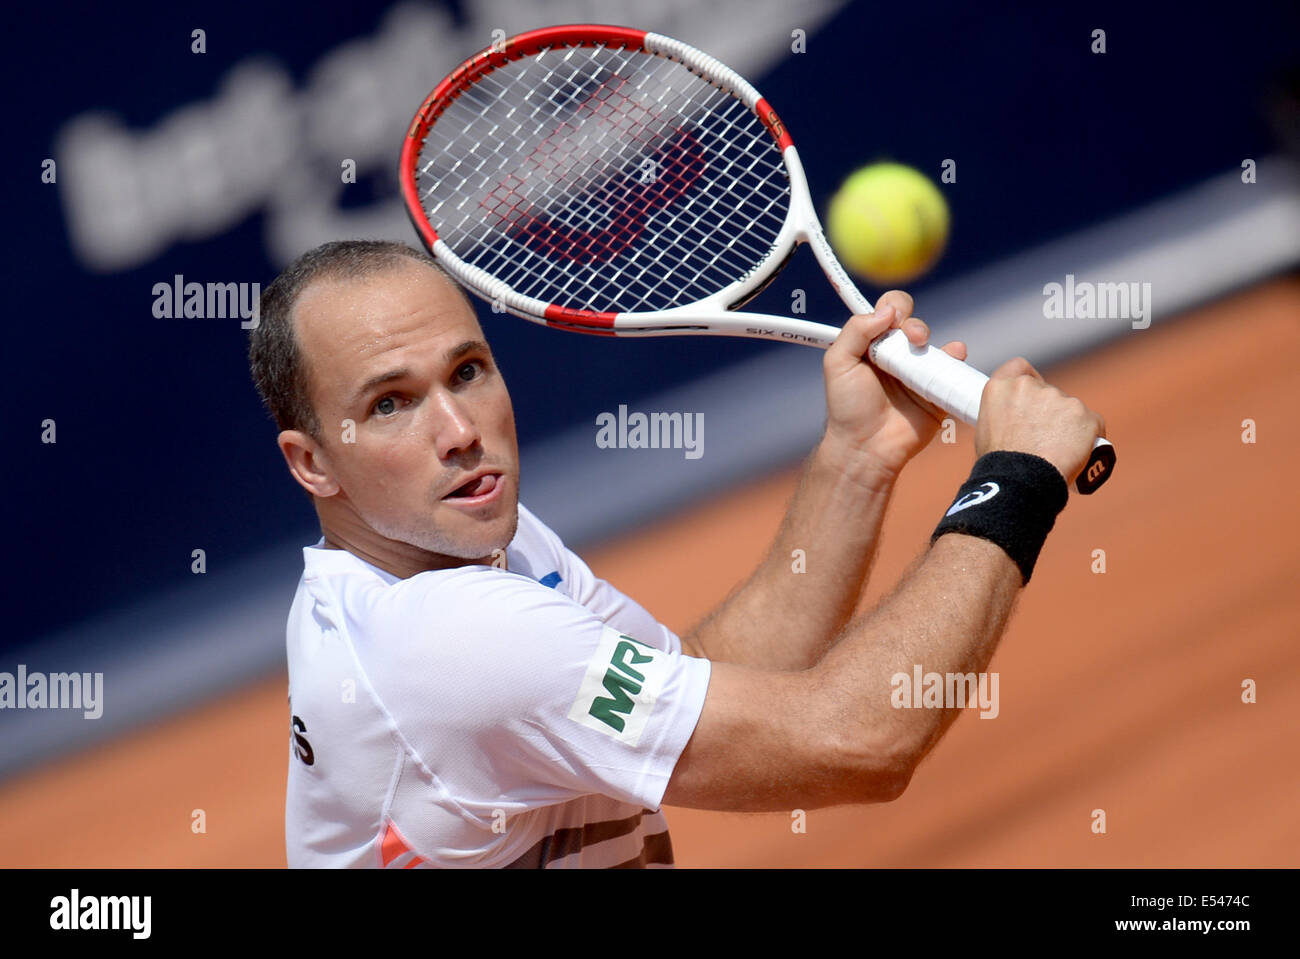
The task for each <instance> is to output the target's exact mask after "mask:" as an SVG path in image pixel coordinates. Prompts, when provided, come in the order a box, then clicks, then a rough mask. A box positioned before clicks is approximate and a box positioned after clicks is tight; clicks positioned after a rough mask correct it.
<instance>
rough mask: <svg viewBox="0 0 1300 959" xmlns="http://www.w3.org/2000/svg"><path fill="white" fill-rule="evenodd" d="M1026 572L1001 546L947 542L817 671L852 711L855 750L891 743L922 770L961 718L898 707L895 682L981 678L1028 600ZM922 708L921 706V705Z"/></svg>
mask: <svg viewBox="0 0 1300 959" xmlns="http://www.w3.org/2000/svg"><path fill="white" fill-rule="evenodd" d="M1021 583H1022V578H1021V574H1020V570H1019V568H1018V567H1017V566H1016V564H1015V563H1014V562H1013V561H1012V560H1011V559H1010V557H1008V556H1007V554H1006V553H1005V552H1003V550H1002V549H1001V548H1000V547H998V546H997V545H995V544H993V543H991V542H989V541H987V540H985V539H979V538H976V537H972V536H966V535H962V534H960V533H950V534H947V535H945V536H941V537H940V538H939V539H938V540H937V541H936V542H935V543H934V545H933V546H932V547H931V548H930V550H929V551H928V552H927V553H926V554H925V556H924V557H922V559H921V560H920V562H919V563H918V564H917V565H916V566H915V567H913V569H912V571H911V572H909V573H908V574H907V575H906V576H905V577H904V578H903V580H902V581H901V582H900V583H899V585H898V587H897V588H896V589H895V590H894V591H893V593H892V594H891V595H889V596H888V597H887V598H886V599H885V600H883V601H882V602H881V603H880V605H879V606H877V607H876V608H875V609H873V610H872V611H870V612H869V613H867V614H865V615H864V616H861V617H859V618H857V619H856V620H854V621H853V622H852V623H850V624H849V626H848V628H847V629H846V630H845V631H844V633H843V635H842V637H841V638H840V640H839V641H838V642H837V644H836V646H835V647H834V649H832V650H831V651H830V652H829V653H828V654H827V655H826V657H825V658H824V659H823V660H822V662H821V663H820V664H819V665H818V667H817V670H818V672H819V674H820V680H821V684H822V686H823V687H824V689H825V695H826V696H827V697H829V699H830V701H832V702H837V703H840V704H842V707H841V712H840V715H842V716H843V719H844V722H845V726H846V728H845V732H846V735H847V736H848V738H849V740H850V741H856V742H861V743H876V744H878V743H889V744H891V747H890V748H891V751H893V752H895V753H896V754H897V755H898V756H900V757H903V758H905V759H906V760H908V761H909V762H910V763H911V764H913V765H914V764H915V763H916V762H919V760H920V759H921V757H923V756H924V755H925V754H926V753H927V752H929V750H930V749H931V748H932V747H933V746H934V744H935V743H936V742H938V740H939V738H940V737H941V736H942V735H943V733H944V731H945V730H947V728H948V727H949V726H950V725H951V724H952V722H953V721H954V720H955V719H956V718H957V714H958V712H959V710H958V709H955V708H937V709H928V708H911V709H907V708H896V707H895V706H894V702H893V696H892V693H893V690H894V686H895V684H894V682H893V678H894V677H895V676H897V675H898V674H903V675H905V676H906V677H907V682H908V683H909V684H910V683H911V681H912V676H913V670H914V669H915V667H917V666H919V667H920V668H921V670H922V672H924V673H939V674H941V675H943V674H949V673H953V674H956V673H961V674H966V673H981V672H983V671H984V670H985V668H986V667H987V666H988V663H989V660H990V659H991V658H992V656H993V651H994V649H995V648H996V647H997V643H998V641H999V639H1000V638H1001V636H1002V633H1003V630H1004V629H1005V627H1006V624H1007V621H1008V619H1009V618H1010V615H1011V610H1012V607H1013V606H1014V604H1015V600H1016V597H1017V596H1018V595H1019V592H1020V588H1021ZM917 705H920V704H917Z"/></svg>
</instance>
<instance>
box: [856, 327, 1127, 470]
mask: <svg viewBox="0 0 1300 959" xmlns="http://www.w3.org/2000/svg"><path fill="white" fill-rule="evenodd" d="M870 356H871V362H872V363H873V364H875V366H876V367H877V368H879V369H881V370H883V371H884V372H886V373H888V374H889V375H890V376H892V377H894V378H895V379H897V380H898V381H899V382H900V383H902V384H903V385H904V386H906V387H907V388H908V389H909V390H911V391H912V392H913V393H915V394H916V395H917V396H919V397H921V398H922V399H924V400H928V401H929V402H931V403H933V404H934V405H935V406H937V407H939V408H940V409H942V410H944V411H946V412H948V413H951V414H952V415H953V416H955V417H957V418H958V419H959V420H961V421H962V422H964V423H968V424H970V425H971V426H974V425H975V423H976V421H977V420H978V419H979V414H980V398H981V397H982V396H983V395H984V384H985V383H987V382H988V381H989V378H988V377H987V376H985V375H984V374H983V373H981V372H980V371H979V370H977V369H975V367H973V366H968V365H967V364H965V363H963V362H962V361H961V360H958V359H954V358H953V357H951V356H949V355H948V354H947V353H945V352H944V351H943V350H940V349H938V348H936V347H933V346H930V345H928V344H927V345H926V346H924V347H916V346H913V345H912V344H911V342H910V341H909V340H908V339H907V336H906V335H905V334H904V333H903V331H902V330H890V331H889V332H888V333H885V334H883V335H881V336H878V337H877V338H876V339H875V340H873V341H872V343H871V350H870ZM1114 468H1115V447H1114V446H1113V445H1112V444H1111V443H1110V441H1109V440H1106V439H1104V438H1102V437H1098V438H1097V439H1096V441H1095V442H1094V443H1093V444H1092V455H1091V456H1090V457H1089V458H1088V463H1087V465H1086V466H1084V468H1083V471H1082V472H1080V473H1079V475H1078V476H1077V477H1076V478H1075V481H1074V486H1075V489H1077V490H1078V491H1079V492H1080V493H1083V494H1085V495H1087V494H1089V493H1093V492H1095V491H1096V490H1098V489H1100V488H1101V485H1102V484H1103V483H1105V482H1106V480H1108V479H1110V474H1111V472H1112V471H1113V470H1114Z"/></svg>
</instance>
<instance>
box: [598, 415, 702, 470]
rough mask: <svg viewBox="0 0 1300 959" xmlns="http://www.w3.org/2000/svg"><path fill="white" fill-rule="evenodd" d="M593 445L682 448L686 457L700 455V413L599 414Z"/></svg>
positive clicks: (629, 447) (605, 446)
mask: <svg viewBox="0 0 1300 959" xmlns="http://www.w3.org/2000/svg"><path fill="white" fill-rule="evenodd" d="M596 425H597V426H598V427H600V429H598V430H597V431H596V445H597V446H599V447H600V448H601V449H603V450H609V449H620V450H660V449H663V450H685V451H686V458H687V459H688V460H697V459H699V458H700V457H701V456H703V455H704V414H703V413H639V412H633V413H628V411H627V406H626V405H621V406H619V408H618V415H617V416H616V415H614V414H613V413H601V414H600V415H598V416H597V417H596Z"/></svg>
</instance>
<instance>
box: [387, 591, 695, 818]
mask: <svg viewBox="0 0 1300 959" xmlns="http://www.w3.org/2000/svg"><path fill="white" fill-rule="evenodd" d="M588 572H589V571H588ZM426 579H427V580H428V583H427V584H425V583H422V582H421V581H422V580H426ZM404 585H405V586H406V587H407V588H408V589H409V590H411V591H412V593H413V596H412V599H413V602H410V603H408V604H406V606H407V609H408V611H409V615H403V617H402V619H403V620H404V623H405V625H404V626H403V628H402V629H401V630H399V633H400V638H399V640H398V643H397V647H398V650H397V651H398V652H399V655H396V656H394V657H392V658H391V659H390V660H389V662H390V664H391V670H390V671H389V672H388V674H387V679H386V682H385V684H384V686H385V688H381V689H378V690H377V691H378V693H379V695H380V697H381V698H382V699H384V700H385V706H386V708H387V709H388V711H389V712H390V714H391V715H392V717H393V720H394V722H395V723H396V724H397V726H398V729H399V730H400V733H401V735H402V737H403V738H404V739H405V740H406V741H407V742H408V743H409V744H410V746H411V748H412V749H413V750H415V751H416V753H417V754H418V755H419V758H420V761H421V762H422V763H424V764H425V765H427V767H428V768H429V769H430V770H431V771H434V772H435V773H437V772H438V771H439V770H454V771H455V775H454V779H455V780H456V782H457V792H458V794H459V796H460V799H461V801H462V802H463V803H465V804H466V805H468V806H472V807H479V808H480V809H481V808H487V807H500V808H506V809H507V810H514V811H521V810H525V809H531V808H536V807H539V806H545V805H551V804H554V803H557V802H563V801H566V800H569V799H573V798H575V797H578V796H582V795H590V794H592V793H599V794H602V795H606V796H610V797H612V798H614V799H617V800H619V801H622V802H628V803H640V804H641V805H642V806H643V807H645V808H647V809H657V808H659V805H660V803H661V800H662V797H663V793H664V790H665V789H666V788H667V785H668V780H669V778H670V777H671V775H672V772H673V769H674V767H675V766H676V764H677V759H678V757H679V756H680V755H681V752H682V750H683V749H684V748H685V746H686V743H687V741H688V740H689V739H690V737H691V734H692V733H693V732H694V729H695V724H696V722H697V721H698V719H699V716H700V711H701V710H702V708H703V705H704V699H705V695H706V693H707V691H708V682H709V674H710V664H709V662H708V660H705V659H696V658H693V657H688V656H683V655H682V654H681V652H680V645H678V646H677V647H676V648H674V649H665V648H662V647H660V648H656V646H654V645H652V644H649V643H647V642H646V641H645V639H644V638H643V637H642V636H637V635H636V633H635V631H631V630H626V629H624V628H622V627H623V626H626V625H630V624H632V623H633V622H645V621H642V620H640V619H637V618H635V617H631V618H630V617H627V616H624V617H621V618H620V620H619V623H620V625H614V624H613V623H606V622H604V621H602V619H601V618H600V617H599V616H598V615H596V613H595V612H593V611H592V610H591V609H588V608H586V607H585V606H583V605H582V604H580V603H578V602H575V601H574V600H573V599H571V598H570V597H568V596H566V595H564V594H563V593H561V592H559V591H557V590H554V589H550V588H547V587H546V586H543V585H541V584H539V583H537V582H536V581H534V580H531V579H529V578H528V577H526V576H522V575H518V574H514V573H508V572H505V571H502V570H496V569H492V568H489V567H481V566H480V567H465V568H462V569H459V570H456V571H454V572H446V571H444V572H441V573H436V574H421V575H419V576H416V577H412V578H411V579H410V580H407V581H406V583H405V584H404ZM426 586H427V587H431V588H426ZM629 602H630V601H629ZM638 608H639V607H638ZM642 613H643V614H644V611H642ZM645 615H646V616H647V620H648V623H653V619H652V618H649V617H648V614H645ZM471 811H473V810H471Z"/></svg>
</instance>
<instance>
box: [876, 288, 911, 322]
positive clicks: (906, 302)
mask: <svg viewBox="0 0 1300 959" xmlns="http://www.w3.org/2000/svg"><path fill="white" fill-rule="evenodd" d="M886 306H892V307H893V308H894V310H895V311H896V312H897V313H898V315H899V318H900V319H907V318H908V317H909V316H911V315H912V310H913V309H914V308H915V304H914V303H913V302H912V297H911V296H909V295H908V294H907V293H904V292H903V291H902V290H890V291H889V292H888V293H884V294H882V295H881V297H880V299H878V300H876V312H877V313H879V312H880V311H881V310H882V309H884V308H885V307H886Z"/></svg>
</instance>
